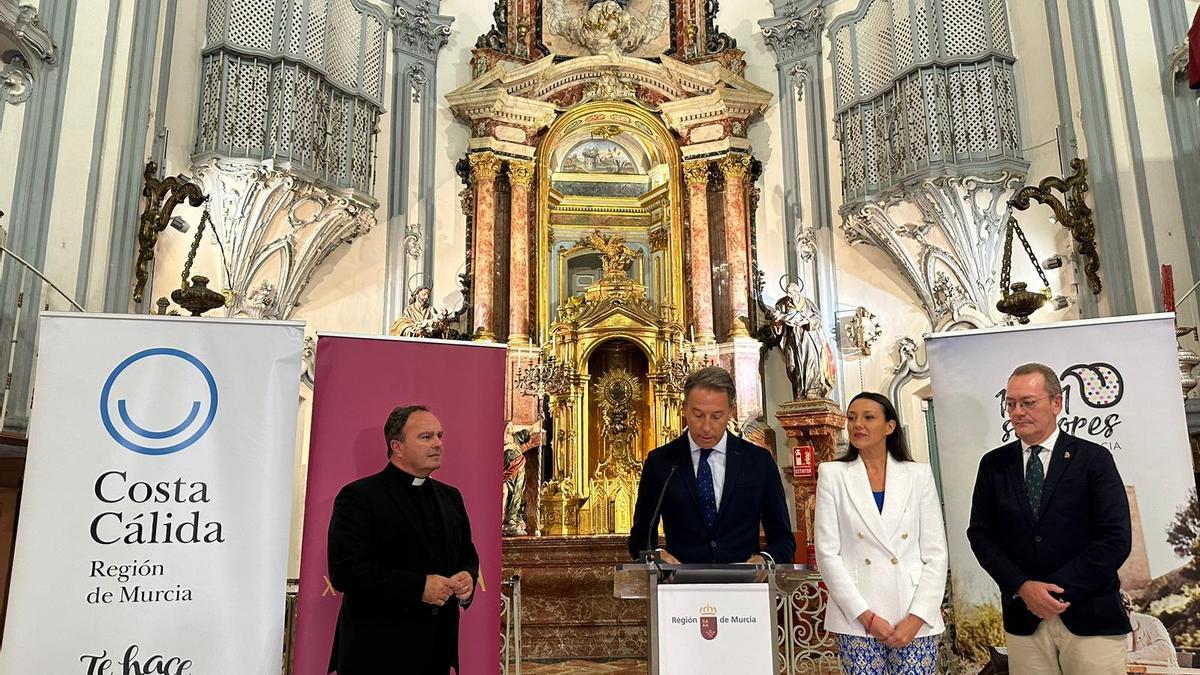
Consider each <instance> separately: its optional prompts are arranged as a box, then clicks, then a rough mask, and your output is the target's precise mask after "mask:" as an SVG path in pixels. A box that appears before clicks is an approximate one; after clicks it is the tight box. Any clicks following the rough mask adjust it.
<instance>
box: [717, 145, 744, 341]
mask: <svg viewBox="0 0 1200 675" xmlns="http://www.w3.org/2000/svg"><path fill="white" fill-rule="evenodd" d="M718 166H720V167H721V173H723V174H724V175H725V259H726V261H727V262H728V264H729V310H730V314H731V315H732V316H731V317H730V324H729V326H730V333H729V336H730V337H731V338H732V337H747V336H749V335H750V331H749V330H748V329H747V323H746V322H747V321H748V320H749V317H750V265H749V257H750V256H749V254H748V253H747V241H748V239H749V231H750V221H749V219H748V218H747V216H746V174H747V173H748V172H749V171H750V156H749V155H742V154H729V155H725V157H724V158H723V159H721V161H720V162H719V163H718Z"/></svg>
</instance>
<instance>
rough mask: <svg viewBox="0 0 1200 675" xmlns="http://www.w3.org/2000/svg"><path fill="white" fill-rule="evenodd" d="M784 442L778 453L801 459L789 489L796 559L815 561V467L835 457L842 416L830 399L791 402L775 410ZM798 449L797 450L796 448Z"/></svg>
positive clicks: (843, 421) (794, 468)
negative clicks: (793, 504)
mask: <svg viewBox="0 0 1200 675" xmlns="http://www.w3.org/2000/svg"><path fill="white" fill-rule="evenodd" d="M775 417H776V418H778V419H779V423H780V425H781V426H782V427H783V431H784V432H785V433H786V434H787V438H788V442H787V445H786V446H785V447H786V448H787V449H786V451H785V450H784V448H780V453H781V454H785V453H786V454H787V455H791V456H792V458H793V462H794V461H795V459H796V457H797V455H799V456H802V457H803V458H804V460H805V461H804V462H803V463H802V464H799V465H796V464H793V467H792V489H793V491H794V494H795V497H796V526H795V529H796V543H797V544H799V550H798V551H797V552H796V562H797V563H804V562H807V563H808V564H810V565H813V564H816V556H815V553H814V551H813V517H814V514H815V513H816V502H817V497H816V494H817V467H819V466H820V465H821V463H822V462H828V461H831V460H832V459H834V458H835V457H837V454H838V448H837V439H838V434H839V433H841V431H842V429H844V428H845V426H846V416H845V415H843V414H842V411H841V408H840V407H838V405H837V404H836V403H834V402H833V401H829V400H826V399H813V400H809V399H806V400H801V401H791V402H789V403H785V404H783V405H781V406H780V407H779V411H778V412H776V413H775ZM797 449H799V450H797Z"/></svg>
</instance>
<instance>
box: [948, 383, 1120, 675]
mask: <svg viewBox="0 0 1200 675" xmlns="http://www.w3.org/2000/svg"><path fill="white" fill-rule="evenodd" d="M1004 405H1005V408H1006V409H1007V411H1008V416H1009V419H1010V420H1011V421H1012V425H1013V429H1014V431H1015V432H1016V434H1017V438H1018V440H1017V441H1014V442H1012V443H1009V444H1008V445H1004V446H1001V447H999V448H996V449H995V450H992V451H991V452H989V453H988V454H986V455H984V456H983V459H982V460H980V462H979V476H978V478H977V479H976V481H975V495H974V498H973V500H972V504H971V523H970V526H969V527H968V528H967V538H968V539H969V540H970V542H971V549H972V550H973V551H974V552H975V557H976V558H978V560H979V564H980V565H982V566H983V569H985V570H986V571H987V573H988V574H990V575H991V577H992V578H993V579H994V580H995V581H996V583H997V585H999V586H1000V594H1001V595H1000V598H1001V606H1002V608H1003V612H1004V631H1005V633H1006V634H1007V640H1008V655H1009V664H1010V666H1009V667H1010V669H1011V671H1012V672H1013V673H1066V674H1067V675H1071V674H1073V673H1079V674H1081V675H1082V674H1084V673H1086V674H1087V675H1097V674H1100V675H1102V674H1105V673H1112V674H1113V675H1117V674H1120V673H1124V672H1125V652H1126V644H1125V635H1126V634H1127V633H1129V630H1130V628H1129V617H1128V616H1127V615H1126V614H1125V610H1124V608H1123V607H1122V605H1121V596H1120V590H1121V582H1120V580H1119V579H1118V578H1117V570H1118V569H1119V568H1120V567H1121V565H1122V564H1123V563H1124V562H1125V559H1126V558H1127V557H1129V550H1130V547H1131V537H1130V523H1129V500H1128V498H1127V497H1126V494H1125V484H1124V482H1123V481H1122V480H1121V475H1120V474H1119V473H1118V472H1117V466H1116V464H1115V463H1114V462H1113V457H1112V454H1111V453H1109V451H1108V450H1106V449H1104V448H1103V447H1101V446H1100V445H1097V444H1095V443H1092V442H1090V441H1086V440H1084V439H1082V438H1076V437H1074V436H1071V435H1070V434H1067V433H1065V432H1061V431H1059V430H1058V426H1057V418H1058V414H1059V412H1060V411H1061V410H1062V386H1061V385H1060V384H1059V380H1058V377H1057V376H1056V375H1055V373H1054V371H1053V370H1051V369H1050V368H1049V367H1047V366H1045V365H1042V364H1040V363H1031V364H1025V365H1023V366H1019V367H1018V368H1017V369H1016V370H1015V371H1013V374H1012V376H1011V377H1009V379H1008V386H1007V388H1006V389H1005V398H1004Z"/></svg>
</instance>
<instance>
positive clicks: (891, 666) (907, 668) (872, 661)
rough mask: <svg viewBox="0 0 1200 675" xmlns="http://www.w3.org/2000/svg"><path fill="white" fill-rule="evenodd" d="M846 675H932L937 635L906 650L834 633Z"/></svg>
mask: <svg viewBox="0 0 1200 675" xmlns="http://www.w3.org/2000/svg"><path fill="white" fill-rule="evenodd" d="M834 635H835V636H836V637H837V643H838V657H839V658H840V659H841V661H842V672H844V673H846V675H935V673H937V653H938V642H939V638H940V637H941V636H940V635H927V636H925V637H919V638H915V639H914V640H913V641H912V642H910V643H908V646H906V647H900V648H895V647H889V646H887V645H885V644H883V643H882V642H880V641H879V640H876V639H875V638H873V637H861V636H858V635H843V634H842V633H835V634H834Z"/></svg>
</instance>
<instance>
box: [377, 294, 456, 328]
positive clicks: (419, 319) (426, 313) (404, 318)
mask: <svg viewBox="0 0 1200 675" xmlns="http://www.w3.org/2000/svg"><path fill="white" fill-rule="evenodd" d="M431 293H432V291H431V289H430V288H429V287H428V286H420V287H418V288H417V289H416V290H414V291H413V292H412V293H411V294H409V296H408V306H407V307H405V308H404V313H403V314H401V315H400V317H399V318H397V319H396V320H395V321H394V322H392V328H391V330H390V331H389V332H390V333H391V334H392V335H403V336H406V337H432V338H446V337H449V335H448V333H449V330H450V329H449V326H447V325H446V321H447V319H448V318H449V317H448V316H447V314H446V313H444V312H438V311H437V310H436V309H434V308H433V303H432V302H431V300H430V294H431Z"/></svg>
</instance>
